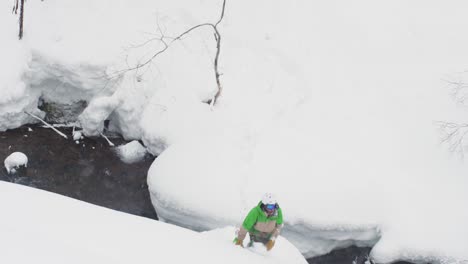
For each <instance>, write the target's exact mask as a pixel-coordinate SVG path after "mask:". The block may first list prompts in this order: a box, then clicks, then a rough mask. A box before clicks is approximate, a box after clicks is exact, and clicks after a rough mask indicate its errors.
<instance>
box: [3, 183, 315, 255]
mask: <svg viewBox="0 0 468 264" xmlns="http://www.w3.org/2000/svg"><path fill="white" fill-rule="evenodd" d="M0 201H1V202H0V210H1V212H2V216H3V217H2V218H1V219H0V225H1V226H2V237H1V238H0V246H1V247H2V249H3V253H2V254H1V256H0V261H1V262H2V263H11V264H16V263H18V264H20V263H21V264H23V263H109V262H112V263H133V262H138V263H154V262H158V261H159V262H163V263H184V262H189V261H195V262H197V263H278V264H279V263H301V264H304V263H307V262H306V261H305V259H304V258H303V257H302V255H301V254H300V253H299V251H298V250H297V249H296V248H295V247H294V246H293V245H291V244H290V243H289V242H288V241H287V240H286V239H284V238H280V239H279V240H278V243H277V247H276V248H275V250H273V251H271V252H266V251H265V250H263V251H262V250H261V249H258V250H257V251H254V252H252V251H250V250H246V249H242V248H240V247H236V246H234V245H233V243H232V237H233V234H234V228H233V227H226V228H222V229H218V230H214V231H210V232H204V233H197V232H194V231H191V230H188V229H184V228H180V227H176V226H173V225H168V224H165V223H161V222H158V221H154V220H151V219H147V218H142V217H138V216H133V215H129V214H125V213H121V212H117V211H114V210H110V209H106V208H103V207H99V206H95V205H91V204H88V203H84V202H81V201H78V200H74V199H71V198H67V197H64V196H61V195H57V194H53V193H49V192H45V191H41V190H37V189H33V188H29V187H24V186H20V185H16V184H11V183H5V182H0ZM24 252H27V253H28V254H24ZM181 252H183V254H182V253H181Z"/></svg>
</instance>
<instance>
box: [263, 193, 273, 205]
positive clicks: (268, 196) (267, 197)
mask: <svg viewBox="0 0 468 264" xmlns="http://www.w3.org/2000/svg"><path fill="white" fill-rule="evenodd" d="M262 203H263V204H276V197H275V196H274V195H273V194H272V193H265V194H264V195H263V197H262Z"/></svg>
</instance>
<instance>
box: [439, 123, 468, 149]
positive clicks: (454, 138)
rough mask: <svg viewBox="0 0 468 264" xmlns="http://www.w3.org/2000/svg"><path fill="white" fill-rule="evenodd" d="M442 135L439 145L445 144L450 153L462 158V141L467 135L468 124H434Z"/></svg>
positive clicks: (463, 146)
mask: <svg viewBox="0 0 468 264" xmlns="http://www.w3.org/2000/svg"><path fill="white" fill-rule="evenodd" d="M436 125H437V126H438V127H439V129H440V132H441V134H442V139H441V143H443V144H447V146H448V148H449V150H450V151H451V152H456V153H459V154H460V155H461V156H462V157H463V156H464V148H465V145H464V139H465V137H466V135H468V124H458V123H453V122H443V121H440V122H436Z"/></svg>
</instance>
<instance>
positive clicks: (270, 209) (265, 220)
mask: <svg viewBox="0 0 468 264" xmlns="http://www.w3.org/2000/svg"><path fill="white" fill-rule="evenodd" d="M282 227H283V213H282V211H281V208H280V207H279V205H278V203H277V202H276V199H275V197H274V196H273V195H272V194H271V193H266V194H265V195H263V198H262V200H261V201H260V202H259V203H258V205H257V206H256V207H254V208H252V210H250V212H249V214H248V215H247V217H246V218H245V220H244V222H243V223H242V226H241V227H240V228H239V229H238V231H237V237H236V238H235V239H234V243H235V244H236V245H239V246H241V247H244V245H243V242H244V238H245V236H246V235H247V232H248V233H249V236H250V242H249V244H248V246H249V247H250V246H252V244H253V242H261V243H263V244H264V245H265V247H266V249H267V250H268V251H269V250H271V249H272V248H273V246H274V245H275V240H276V238H277V237H278V236H279V234H280V232H281V228H282Z"/></svg>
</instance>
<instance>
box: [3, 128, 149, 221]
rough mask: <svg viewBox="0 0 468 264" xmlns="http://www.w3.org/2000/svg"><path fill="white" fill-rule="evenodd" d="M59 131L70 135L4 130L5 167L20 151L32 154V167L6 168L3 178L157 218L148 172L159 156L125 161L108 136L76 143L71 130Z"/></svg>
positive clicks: (35, 130) (30, 164)
mask: <svg viewBox="0 0 468 264" xmlns="http://www.w3.org/2000/svg"><path fill="white" fill-rule="evenodd" d="M28 127H31V128H32V131H29V129H28ZM58 129H59V130H60V131H62V132H63V133H65V134H66V135H67V136H69V138H68V139H65V138H63V137H61V136H60V135H58V134H57V133H55V132H54V131H53V130H51V129H48V128H42V127H40V126H25V127H21V128H18V129H14V130H8V131H6V132H0V161H2V165H3V160H4V159H5V158H6V157H7V156H8V155H9V154H11V153H13V152H15V151H20V152H23V153H24V154H26V156H27V157H28V167H27V168H26V169H24V170H19V171H18V172H17V173H15V174H10V175H9V174H8V173H7V172H6V169H5V168H4V167H2V168H1V170H0V180H3V181H8V182H14V183H18V184H23V185H27V186H31V187H35V188H39V189H43V190H47V191H51V192H54V193H58V194H62V195H65V196H69V197H72V198H76V199H79V200H83V201H86V202H89V203H93V204H96V205H101V206H105V207H108V208H111V209H115V210H119V211H123V212H127V213H131V214H135V215H140V216H145V217H149V218H153V219H157V215H156V213H155V211H154V208H153V206H152V204H151V201H150V198H149V192H148V186H147V185H146V175H147V172H148V169H149V166H150V165H151V163H152V161H153V160H154V157H151V156H147V157H145V159H144V160H142V161H140V162H137V163H133V164H125V163H124V162H122V161H121V160H120V159H119V158H118V157H117V155H116V154H115V152H114V151H113V148H112V147H110V146H109V144H108V143H107V141H106V140H105V139H104V138H84V139H83V140H79V143H78V144H77V143H76V142H75V141H73V139H72V136H71V134H72V129H71V128H58ZM112 141H113V143H114V144H116V145H120V144H124V143H126V142H125V141H124V140H123V139H120V138H113V139H112Z"/></svg>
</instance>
